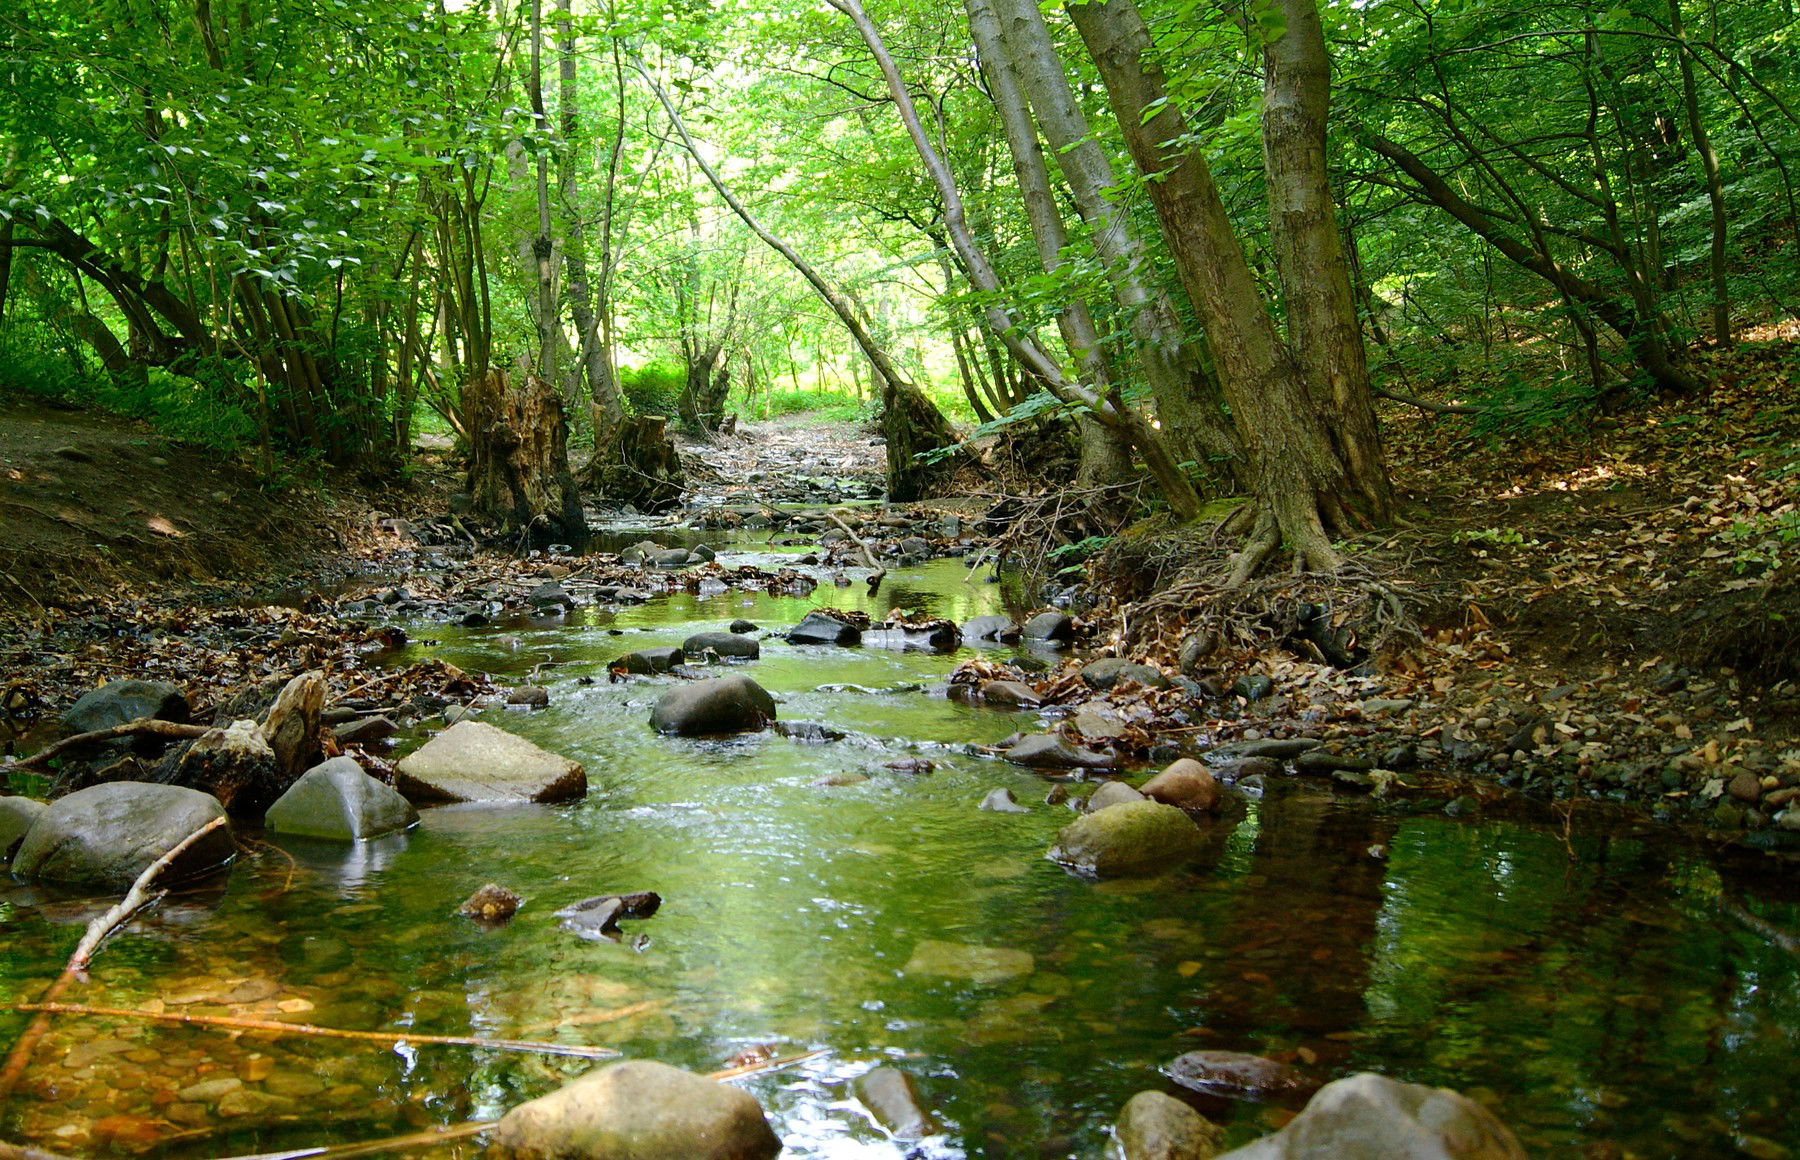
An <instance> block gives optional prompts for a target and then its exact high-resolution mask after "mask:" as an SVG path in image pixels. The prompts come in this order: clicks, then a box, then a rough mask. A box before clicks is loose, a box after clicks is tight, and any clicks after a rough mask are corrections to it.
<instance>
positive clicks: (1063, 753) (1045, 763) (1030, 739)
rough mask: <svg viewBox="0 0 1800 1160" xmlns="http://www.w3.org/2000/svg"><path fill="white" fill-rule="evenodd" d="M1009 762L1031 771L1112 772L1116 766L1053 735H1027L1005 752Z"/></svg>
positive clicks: (1100, 756)
mask: <svg viewBox="0 0 1800 1160" xmlns="http://www.w3.org/2000/svg"><path fill="white" fill-rule="evenodd" d="M1006 760H1008V761H1010V762H1012V763H1013V764H1014V765H1024V766H1029V767H1031V768H1032V769H1109V768H1111V767H1112V766H1113V765H1115V764H1117V763H1116V762H1115V761H1114V760H1113V759H1112V758H1111V757H1108V756H1107V755H1106V754H1104V753H1095V752H1094V751H1093V750H1091V749H1083V748H1081V747H1080V746H1078V745H1070V744H1069V743H1068V742H1067V741H1064V740H1063V739H1062V738H1060V737H1058V736H1057V735H1056V734H1054V733H1028V734H1026V735H1025V736H1024V737H1022V738H1020V739H1019V742H1018V744H1016V745H1014V746H1013V747H1012V748H1011V749H1008V750H1007V751H1006Z"/></svg>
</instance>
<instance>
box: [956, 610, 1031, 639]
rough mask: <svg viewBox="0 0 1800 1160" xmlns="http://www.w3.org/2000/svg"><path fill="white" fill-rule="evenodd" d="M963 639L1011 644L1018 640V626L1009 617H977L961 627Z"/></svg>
mask: <svg viewBox="0 0 1800 1160" xmlns="http://www.w3.org/2000/svg"><path fill="white" fill-rule="evenodd" d="M962 634H963V639H964V640H968V641H980V642H984V643H989V644H1011V643H1012V642H1013V641H1016V640H1018V639H1019V626H1018V625H1016V624H1014V623H1013V620H1012V617H1010V616H977V617H976V618H975V619H973V620H971V621H969V622H968V623H967V624H965V625H963V626H962Z"/></svg>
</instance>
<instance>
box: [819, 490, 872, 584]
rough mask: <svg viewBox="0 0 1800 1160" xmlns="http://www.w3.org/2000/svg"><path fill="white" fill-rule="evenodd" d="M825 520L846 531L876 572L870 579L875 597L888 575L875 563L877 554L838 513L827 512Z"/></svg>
mask: <svg viewBox="0 0 1800 1160" xmlns="http://www.w3.org/2000/svg"><path fill="white" fill-rule="evenodd" d="M825 518H826V519H828V520H830V521H831V522H832V523H834V524H836V525H837V526H838V527H840V528H842V529H844V534H845V535H846V536H849V537H850V542H851V543H852V544H855V545H856V546H857V547H858V548H860V549H862V557H863V559H864V560H865V561H866V562H867V563H868V565H869V567H871V568H873V569H874V570H875V574H874V575H873V576H870V577H869V594H870V595H874V593H875V590H876V589H877V588H880V587H881V579H882V577H884V576H886V575H887V569H886V568H883V567H882V566H881V565H880V564H878V563H876V562H875V553H873V552H871V551H869V545H868V544H866V543H864V542H863V538H862V537H861V536H859V535H857V534H856V533H855V532H853V531H851V530H850V525H849V524H847V523H845V522H844V521H843V520H841V519H839V518H838V514H837V513H836V512H834V511H829V510H828V511H826V513H825Z"/></svg>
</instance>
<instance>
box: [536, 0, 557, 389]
mask: <svg viewBox="0 0 1800 1160" xmlns="http://www.w3.org/2000/svg"><path fill="white" fill-rule="evenodd" d="M543 64H544V2H543V0H531V117H532V137H533V145H534V148H533V149H532V152H533V153H535V154H536V155H537V227H538V232H537V236H536V237H535V238H533V239H532V240H531V254H532V257H533V258H535V259H536V262H537V324H538V357H537V367H538V371H537V373H538V377H539V378H541V379H543V380H544V381H545V382H546V383H550V384H551V385H553V386H554V385H555V383H556V356H557V350H558V347H559V346H560V345H561V344H560V343H559V342H557V338H558V335H557V334H556V331H557V330H559V329H560V328H561V326H562V310H561V307H560V306H559V304H558V303H557V301H556V244H555V243H554V242H553V241H551V239H550V164H549V162H548V160H546V155H547V154H548V153H549V152H550V145H549V141H548V137H549V136H550V117H549V114H548V113H546V112H545V110H544V69H543Z"/></svg>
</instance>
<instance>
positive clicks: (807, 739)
mask: <svg viewBox="0 0 1800 1160" xmlns="http://www.w3.org/2000/svg"><path fill="white" fill-rule="evenodd" d="M774 729H775V732H777V733H779V734H781V735H782V736H783V737H785V738H787V739H788V740H789V741H798V742H800V743H801V744H803V745H823V744H825V743H826V742H829V741H842V740H843V739H844V737H845V736H846V734H845V733H844V731H843V730H842V729H833V728H832V727H831V726H829V725H826V724H824V723H823V722H820V721H776V722H775V723H774Z"/></svg>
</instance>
